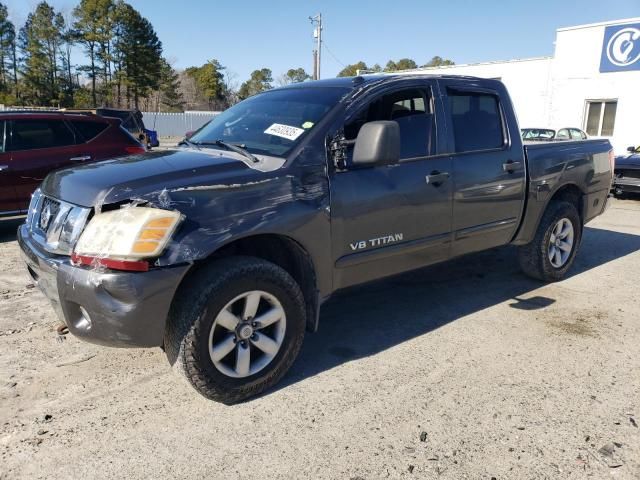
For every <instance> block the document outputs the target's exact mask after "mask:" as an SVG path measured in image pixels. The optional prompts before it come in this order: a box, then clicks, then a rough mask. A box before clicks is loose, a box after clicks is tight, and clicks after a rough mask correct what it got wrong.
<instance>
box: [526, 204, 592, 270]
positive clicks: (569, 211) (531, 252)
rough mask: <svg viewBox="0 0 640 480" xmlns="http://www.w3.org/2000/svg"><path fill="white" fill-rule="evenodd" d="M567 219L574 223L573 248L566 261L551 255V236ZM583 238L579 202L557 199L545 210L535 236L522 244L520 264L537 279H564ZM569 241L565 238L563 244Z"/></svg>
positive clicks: (572, 224)
mask: <svg viewBox="0 0 640 480" xmlns="http://www.w3.org/2000/svg"><path fill="white" fill-rule="evenodd" d="M566 220H568V221H569V222H570V223H571V227H572V228H573V232H572V234H573V240H572V243H571V250H570V251H569V252H568V255H567V256H566V259H563V260H564V261H558V257H557V256H553V258H554V260H553V261H552V260H551V258H550V255H551V240H552V239H553V238H555V235H554V229H555V228H556V227H557V226H559V222H561V221H562V222H564V221H566ZM564 225H565V226H567V225H566V223H565V224H564ZM567 227H568V226H567ZM556 240H557V239H556ZM581 240H582V219H581V218H580V214H579V213H578V210H577V208H576V206H575V205H574V204H573V203H571V202H567V201H553V202H552V203H550V204H549V206H548V207H547V210H546V211H545V212H544V215H543V216H542V219H541V220H540V224H539V225H538V230H537V231H536V234H535V237H534V238H533V240H532V241H531V242H530V243H528V244H527V245H523V246H521V247H519V248H518V261H519V263H520V268H522V271H523V272H524V273H525V274H526V275H528V276H530V277H532V278H535V279H537V280H542V281H545V282H557V281H558V280H562V278H563V277H564V276H565V275H566V273H567V271H568V270H569V269H570V268H571V265H572V264H573V261H574V259H575V256H576V252H577V251H578V248H579V246H580V241H581ZM566 243H567V242H562V241H561V244H562V246H563V248H566ZM554 244H555V242H554ZM558 250H559V253H560V254H561V255H564V251H563V250H561V249H558ZM554 263H555V265H554Z"/></svg>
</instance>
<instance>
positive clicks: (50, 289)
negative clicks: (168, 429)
mask: <svg viewBox="0 0 640 480" xmlns="http://www.w3.org/2000/svg"><path fill="white" fill-rule="evenodd" d="M18 243H19V245H20V249H21V254H22V258H23V260H24V261H25V263H26V264H27V269H28V271H29V274H30V275H31V278H33V281H34V283H35V284H36V285H38V287H39V288H40V290H42V292H43V293H44V294H45V296H46V297H47V298H48V299H49V300H50V301H51V303H52V305H53V308H54V310H55V311H56V313H57V314H58V316H59V317H60V319H61V320H62V321H63V322H64V323H65V324H66V325H67V327H68V328H69V331H70V332H71V333H73V334H74V335H76V336H78V337H80V338H81V339H83V340H86V341H88V342H91V343H97V344H100V345H106V346H111V347H157V346H162V343H163V337H164V329H165V324H166V320H167V314H168V312H169V307H170V306H171V301H172V300H173V296H174V294H175V292H176V289H177V288H178V286H179V285H180V282H181V280H182V278H183V277H184V275H185V274H186V272H187V270H188V269H189V265H179V266H174V267H163V268H157V269H152V270H150V271H148V272H119V271H113V270H105V271H99V270H95V269H90V268H86V267H80V266H75V265H72V264H71V262H70V259H69V258H68V257H64V256H54V255H51V254H50V253H47V252H45V251H43V250H42V249H41V248H40V247H39V244H38V243H37V242H35V241H34V240H33V238H32V237H31V236H30V234H29V231H28V230H27V228H26V226H25V225H22V226H21V227H20V228H19V229H18Z"/></svg>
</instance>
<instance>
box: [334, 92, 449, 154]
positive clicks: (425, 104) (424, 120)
mask: <svg viewBox="0 0 640 480" xmlns="http://www.w3.org/2000/svg"><path fill="white" fill-rule="evenodd" d="M379 120H392V121H395V122H397V123H398V126H399V127H400V160H408V159H412V158H421V157H426V156H429V155H433V154H434V153H435V132H436V129H435V120H434V115H433V107H432V102H431V96H430V95H429V93H428V92H427V91H426V90H423V89H419V88H411V89H406V90H399V91H396V92H392V93H389V94H387V95H383V96H381V97H379V98H377V99H376V100H374V101H373V102H371V103H370V104H369V105H367V106H366V107H364V108H363V109H361V110H360V111H359V112H358V113H357V114H356V115H355V116H354V117H353V118H352V119H350V120H349V121H348V122H347V123H346V124H345V126H344V135H345V138H346V139H347V140H355V139H356V138H357V136H358V132H359V131H360V128H361V127H362V125H364V124H365V123H368V122H374V121H379Z"/></svg>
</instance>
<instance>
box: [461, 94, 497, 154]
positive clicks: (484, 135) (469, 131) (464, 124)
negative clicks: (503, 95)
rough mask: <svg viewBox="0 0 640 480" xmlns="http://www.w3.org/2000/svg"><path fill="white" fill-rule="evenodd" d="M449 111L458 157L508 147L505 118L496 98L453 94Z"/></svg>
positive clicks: (482, 95) (487, 95)
mask: <svg viewBox="0 0 640 480" xmlns="http://www.w3.org/2000/svg"><path fill="white" fill-rule="evenodd" d="M449 111H450V112H451V124H452V127H453V135H454V139H455V148H456V152H457V153H461V152H473V151H475V150H490V149H494V148H501V147H502V146H503V145H504V135H503V131H502V116H501V114H500V106H499V103H498V97H496V96H495V95H491V94H487V93H475V92H458V91H449Z"/></svg>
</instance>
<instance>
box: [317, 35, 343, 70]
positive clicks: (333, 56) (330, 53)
mask: <svg viewBox="0 0 640 480" xmlns="http://www.w3.org/2000/svg"><path fill="white" fill-rule="evenodd" d="M322 44H323V45H324V48H325V49H326V50H327V53H329V55H331V58H333V59H334V60H335V61H336V62H337V63H339V64H340V66H342V67H346V65H345V64H344V63H342V62H341V61H340V60H338V57H336V56H335V55H334V54H333V52H332V51H331V49H330V48H329V47H328V46H327V42H325V41H324V40H322Z"/></svg>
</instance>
